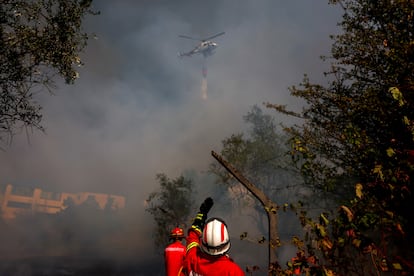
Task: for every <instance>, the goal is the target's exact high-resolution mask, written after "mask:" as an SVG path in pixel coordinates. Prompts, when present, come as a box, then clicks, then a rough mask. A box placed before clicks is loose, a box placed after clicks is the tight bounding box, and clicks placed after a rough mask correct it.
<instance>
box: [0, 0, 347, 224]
mask: <svg viewBox="0 0 414 276" xmlns="http://www.w3.org/2000/svg"><path fill="white" fill-rule="evenodd" d="M94 9H95V10H99V11H100V12H101V14H100V15H98V16H89V17H88V18H87V20H86V21H85V23H86V25H85V30H86V31H88V32H91V33H94V34H96V36H97V39H90V41H89V43H88V46H87V48H86V49H85V51H84V53H83V54H82V60H83V62H84V63H85V66H84V67H82V68H81V69H80V78H79V79H78V81H77V82H76V84H75V85H71V86H67V85H65V84H63V83H59V85H58V89H57V90H56V91H55V95H53V96H51V95H49V94H47V93H46V92H45V93H44V94H41V95H39V98H38V99H37V100H38V102H39V103H40V104H41V105H42V106H43V114H44V120H43V125H44V126H45V128H46V132H45V133H41V132H38V131H35V132H33V133H29V135H28V136H27V135H26V134H25V133H22V134H21V135H19V136H16V137H15V138H14V140H13V143H12V144H11V145H10V146H9V147H8V148H6V151H5V152H0V175H1V180H0V181H1V182H2V183H3V184H4V183H11V184H21V183H29V184H33V185H40V184H41V185H46V186H50V187H56V188H57V189H61V190H75V191H92V192H105V193H106V192H108V193H118V194H123V195H128V200H130V201H131V200H132V201H134V202H137V216H140V215H141V214H143V213H144V211H143V208H139V207H140V206H141V207H142V202H143V201H144V200H145V198H146V197H147V196H148V194H149V193H150V192H152V191H153V190H155V189H156V188H157V187H158V183H157V182H156V179H155V175H156V174H157V173H160V172H163V173H166V174H167V175H168V176H169V177H170V178H175V177H177V176H179V175H180V174H181V173H182V172H183V171H184V170H187V169H193V170H196V171H198V172H202V171H204V170H206V169H207V165H208V164H209V163H210V162H213V161H214V159H213V158H212V157H211V155H210V152H211V150H215V151H220V148H221V141H222V140H223V139H224V138H226V137H228V136H229V135H230V134H232V133H237V132H240V131H242V129H243V127H244V122H243V118H242V117H243V115H245V114H246V113H247V112H248V111H249V110H250V108H251V107H252V106H253V105H259V106H262V103H263V102H271V103H278V104H287V105H289V106H290V107H292V108H295V107H296V108H297V107H298V106H300V103H298V102H297V99H295V98H292V97H290V95H289V92H288V90H287V87H289V86H291V85H295V84H298V83H299V82H300V81H301V80H302V77H303V74H304V73H307V74H308V75H309V76H310V77H311V80H314V81H319V82H322V81H323V77H322V72H323V71H326V70H327V68H328V64H325V63H322V61H321V60H320V59H319V56H321V55H328V54H329V51H330V48H331V42H332V41H331V40H330V38H329V35H330V34H334V33H337V32H338V29H337V26H336V23H337V22H338V21H339V20H340V9H339V7H336V6H332V5H328V0H286V1H281V0H225V1H218V0H209V1H190V0H185V1H184V0H182V1H168V0H164V1H156V0H141V1H135V0H130V1H126V0H118V1H96V3H94ZM223 31H224V32H226V34H225V35H224V36H220V37H217V38H216V39H214V41H215V42H217V43H218V44H219V46H218V48H217V50H216V54H215V55H213V56H212V57H210V58H209V59H208V61H207V68H208V76H207V81H208V97H207V99H202V97H201V81H202V74H201V67H202V61H203V59H202V57H199V56H194V57H192V58H184V59H179V58H178V57H177V53H178V52H182V51H188V50H191V49H192V48H193V47H194V46H195V45H196V44H197V42H196V41H192V40H187V39H182V38H179V37H178V35H180V34H182V35H188V36H194V37H201V38H202V37H208V36H211V35H214V34H216V33H219V32H223ZM263 108H264V107H263ZM278 118H280V119H281V120H282V119H286V118H284V117H278Z"/></svg>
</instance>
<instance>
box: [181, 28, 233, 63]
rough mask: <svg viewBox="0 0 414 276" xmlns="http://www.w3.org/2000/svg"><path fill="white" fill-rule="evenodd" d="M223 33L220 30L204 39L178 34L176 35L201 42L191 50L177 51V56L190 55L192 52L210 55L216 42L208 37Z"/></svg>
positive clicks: (205, 55) (215, 46)
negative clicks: (185, 51)
mask: <svg viewBox="0 0 414 276" xmlns="http://www.w3.org/2000/svg"><path fill="white" fill-rule="evenodd" d="M224 34H225V32H221V33H218V34H215V35H213V36H210V37H207V38H204V39H200V38H194V37H191V36H186V35H179V36H178V37H181V38H187V39H192V40H198V41H201V43H200V44H198V45H197V46H196V47H195V48H194V49H193V50H191V51H189V52H187V53H178V56H179V57H191V56H192V55H194V54H202V55H203V56H204V57H205V58H206V57H208V56H211V55H212V54H214V50H215V49H216V48H217V43H215V42H213V41H211V40H210V39H213V38H216V37H218V36H221V35H224Z"/></svg>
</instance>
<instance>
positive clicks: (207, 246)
mask: <svg viewBox="0 0 414 276" xmlns="http://www.w3.org/2000/svg"><path fill="white" fill-rule="evenodd" d="M200 247H201V249H202V250H203V251H204V252H205V253H207V254H209V255H214V256H215V255H223V254H225V253H226V252H227V251H229V249H230V238H229V233H228V232H227V225H226V223H225V222H224V221H223V220H222V219H220V218H210V219H208V220H207V221H206V224H205V226H204V229H203V234H202V236H201V244H200Z"/></svg>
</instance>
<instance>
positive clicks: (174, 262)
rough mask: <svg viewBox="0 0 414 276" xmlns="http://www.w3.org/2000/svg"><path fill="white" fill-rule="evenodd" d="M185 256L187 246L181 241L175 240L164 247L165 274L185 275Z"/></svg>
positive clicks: (169, 275) (172, 275)
mask: <svg viewBox="0 0 414 276" xmlns="http://www.w3.org/2000/svg"><path fill="white" fill-rule="evenodd" d="M184 258H185V246H184V245H183V244H182V243H181V242H180V241H175V242H173V243H172V244H170V245H168V246H167V247H166V248H165V249H164V260H165V275H167V276H184V273H183V272H182V270H183V265H184Z"/></svg>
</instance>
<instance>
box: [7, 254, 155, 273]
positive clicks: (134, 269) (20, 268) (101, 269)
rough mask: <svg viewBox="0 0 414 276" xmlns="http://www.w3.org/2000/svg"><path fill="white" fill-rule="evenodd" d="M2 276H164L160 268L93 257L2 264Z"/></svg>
mask: <svg viewBox="0 0 414 276" xmlns="http://www.w3.org/2000/svg"><path fill="white" fill-rule="evenodd" d="M0 275H2V276H71V275H76V276H84V275H85V276H86V275H88V276H95V275H100V276H118V275H119V276H140V275H145V276H151V275H154V276H155V275H162V274H161V271H160V267H159V265H156V264H155V265H154V264H138V263H134V262H114V261H113V260H107V259H97V258H91V257H31V258H21V259H13V260H0Z"/></svg>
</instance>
